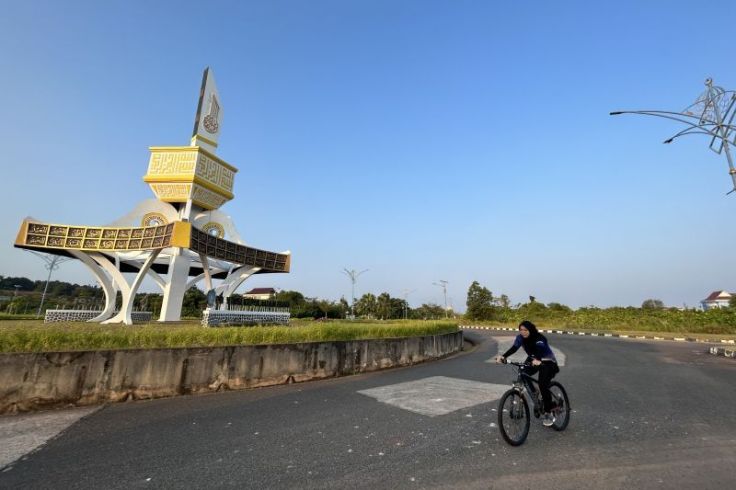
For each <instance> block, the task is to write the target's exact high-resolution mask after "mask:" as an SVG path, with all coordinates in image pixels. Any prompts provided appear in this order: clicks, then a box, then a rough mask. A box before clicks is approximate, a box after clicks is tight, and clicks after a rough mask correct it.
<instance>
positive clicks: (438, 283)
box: [432, 279, 449, 318]
mask: <svg viewBox="0 0 736 490" xmlns="http://www.w3.org/2000/svg"><path fill="white" fill-rule="evenodd" d="M432 284H434V285H435V286H439V287H441V288H442V292H443V293H444V295H445V318H447V317H448V316H449V315H448V312H447V284H448V283H447V281H445V280H444V279H440V281H439V282H433V283H432Z"/></svg>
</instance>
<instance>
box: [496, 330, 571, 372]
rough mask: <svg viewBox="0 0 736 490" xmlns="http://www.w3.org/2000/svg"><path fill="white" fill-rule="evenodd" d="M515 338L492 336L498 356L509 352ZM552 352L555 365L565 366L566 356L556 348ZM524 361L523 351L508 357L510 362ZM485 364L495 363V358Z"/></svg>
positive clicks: (524, 353)
mask: <svg viewBox="0 0 736 490" xmlns="http://www.w3.org/2000/svg"><path fill="white" fill-rule="evenodd" d="M515 338H516V337H509V336H502V337H501V336H498V337H496V336H494V337H493V340H495V341H496V342H497V343H498V354H499V355H500V354H503V353H504V352H506V351H507V350H509V347H511V346H512V345H513V343H514V339H515ZM552 352H553V353H554V355H555V358H556V359H557V365H558V366H560V367H562V366H564V365H565V359H567V356H566V355H565V353H564V352H562V351H561V350H560V349H557V348H556V347H552ZM525 359H526V352H524V349H522V348H520V349H519V350H517V351H516V352H515V353H514V354H513V355H512V356H510V357H509V360H510V361H516V362H524V360H525ZM486 362H489V363H495V362H496V356H493V357H491V358H490V359H488V360H487V361H486Z"/></svg>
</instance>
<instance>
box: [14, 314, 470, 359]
mask: <svg viewBox="0 0 736 490" xmlns="http://www.w3.org/2000/svg"><path fill="white" fill-rule="evenodd" d="M455 331H457V323H455V322H451V321H427V322H424V321H386V322H370V323H363V322H360V323H357V322H356V323H353V322H339V321H334V322H332V321H328V322H311V321H310V322H304V321H295V322H292V325H291V326H288V327H285V326H262V327H219V328H205V327H202V326H200V325H198V323H197V322H195V321H191V322H188V321H185V322H178V323H173V324H146V325H133V326H124V325H100V324H95V323H85V322H66V323H53V324H44V323H43V322H42V321H38V320H16V321H11V320H8V321H3V322H0V352H53V351H77V350H104V349H140V348H172V347H210V346H226V345H257V344H287V343H299V342H323V341H340V340H358V339H382V338H398V337H416V336H422V335H437V334H443V333H449V332H455Z"/></svg>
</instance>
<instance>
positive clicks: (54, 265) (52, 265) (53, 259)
mask: <svg viewBox="0 0 736 490" xmlns="http://www.w3.org/2000/svg"><path fill="white" fill-rule="evenodd" d="M27 251H28V252H31V253H32V254H33V255H35V256H37V257H41V258H42V259H43V261H44V262H45V264H44V267H45V268H46V269H47V270H48V271H49V275H48V276H47V277H46V285H45V286H44V288H43V293H42V294H41V304H40V305H38V312H36V318H38V317H40V316H41V311H42V310H43V302H44V301H45V300H46V291H47V290H48V289H49V282H50V281H51V273H52V272H54V271H55V270H56V269H58V268H59V265H61V264H62V263H63V262H66V261H67V260H71V259H70V258H68V257H62V256H60V255H48V254H42V253H39V252H36V251H34V250H27Z"/></svg>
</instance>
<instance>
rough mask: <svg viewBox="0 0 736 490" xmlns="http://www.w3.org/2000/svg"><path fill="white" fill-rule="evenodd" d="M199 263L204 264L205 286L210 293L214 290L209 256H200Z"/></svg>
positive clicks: (201, 254)
mask: <svg viewBox="0 0 736 490" xmlns="http://www.w3.org/2000/svg"><path fill="white" fill-rule="evenodd" d="M199 261H200V262H202V270H204V285H205V286H206V287H207V291H206V292H209V290H210V289H212V273H211V272H210V261H209V260H207V256H206V255H205V254H203V253H200V254H199Z"/></svg>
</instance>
